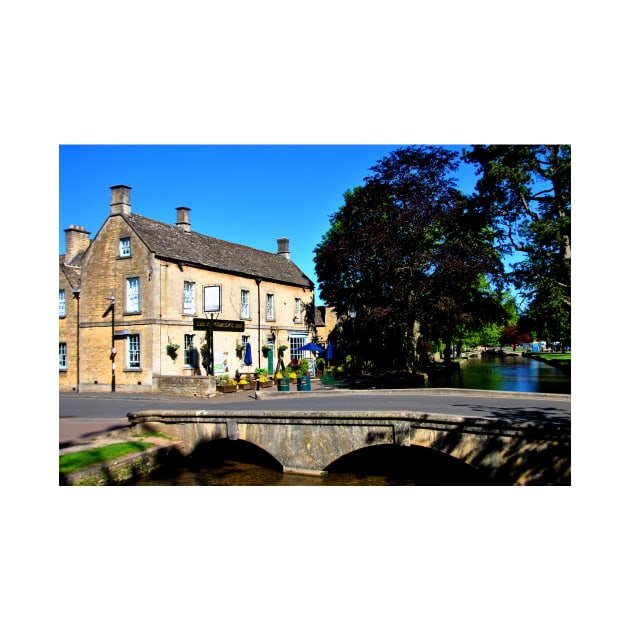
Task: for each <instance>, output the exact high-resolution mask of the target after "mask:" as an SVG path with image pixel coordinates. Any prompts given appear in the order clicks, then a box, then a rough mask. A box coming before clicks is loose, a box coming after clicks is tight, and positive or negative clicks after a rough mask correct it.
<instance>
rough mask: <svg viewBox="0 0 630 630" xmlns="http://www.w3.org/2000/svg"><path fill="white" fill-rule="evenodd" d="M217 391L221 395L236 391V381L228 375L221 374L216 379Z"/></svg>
mask: <svg viewBox="0 0 630 630" xmlns="http://www.w3.org/2000/svg"><path fill="white" fill-rule="evenodd" d="M217 391H218V392H221V393H222V394H230V393H233V392H235V391H236V381H235V380H234V379H233V378H231V377H230V375H229V374H221V376H219V377H218V378H217Z"/></svg>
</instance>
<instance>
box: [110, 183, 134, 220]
mask: <svg viewBox="0 0 630 630" xmlns="http://www.w3.org/2000/svg"><path fill="white" fill-rule="evenodd" d="M109 188H110V190H111V191H112V201H111V203H110V204H109V207H110V213H111V214H131V201H130V194H129V191H130V190H131V187H130V186H124V185H122V184H121V185H119V186H110V187H109Z"/></svg>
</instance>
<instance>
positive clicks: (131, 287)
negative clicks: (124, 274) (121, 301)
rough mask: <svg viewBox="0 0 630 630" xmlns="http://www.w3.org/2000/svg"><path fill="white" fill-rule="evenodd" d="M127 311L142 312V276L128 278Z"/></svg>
mask: <svg viewBox="0 0 630 630" xmlns="http://www.w3.org/2000/svg"><path fill="white" fill-rule="evenodd" d="M126 309H127V313H139V312H140V278H127V307H126Z"/></svg>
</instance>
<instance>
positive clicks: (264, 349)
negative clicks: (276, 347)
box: [260, 344, 271, 359]
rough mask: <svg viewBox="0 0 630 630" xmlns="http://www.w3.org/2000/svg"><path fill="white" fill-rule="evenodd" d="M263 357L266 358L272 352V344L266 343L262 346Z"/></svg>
mask: <svg viewBox="0 0 630 630" xmlns="http://www.w3.org/2000/svg"><path fill="white" fill-rule="evenodd" d="M260 350H261V352H262V355H263V357H265V359H266V358H267V357H268V356H269V353H270V352H271V346H268V345H267V344H265V345H264V346H262V347H261V348H260Z"/></svg>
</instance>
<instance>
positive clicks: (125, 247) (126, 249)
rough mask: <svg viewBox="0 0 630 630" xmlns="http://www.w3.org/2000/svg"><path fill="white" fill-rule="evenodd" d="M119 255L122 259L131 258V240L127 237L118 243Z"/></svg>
mask: <svg viewBox="0 0 630 630" xmlns="http://www.w3.org/2000/svg"><path fill="white" fill-rule="evenodd" d="M118 255H119V256H120V257H121V258H129V256H131V238H129V237H128V236H125V237H124V238H121V239H120V241H119V243H118Z"/></svg>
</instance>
